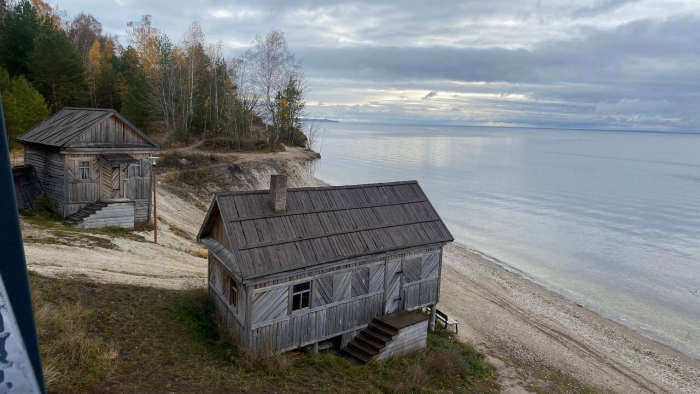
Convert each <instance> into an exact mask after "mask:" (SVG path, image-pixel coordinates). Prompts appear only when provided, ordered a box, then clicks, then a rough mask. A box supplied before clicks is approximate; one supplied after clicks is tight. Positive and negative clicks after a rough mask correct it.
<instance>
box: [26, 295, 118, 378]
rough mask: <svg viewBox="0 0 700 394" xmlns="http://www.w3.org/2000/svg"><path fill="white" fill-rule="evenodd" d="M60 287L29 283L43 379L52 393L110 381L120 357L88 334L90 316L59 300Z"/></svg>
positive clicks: (74, 302)
mask: <svg viewBox="0 0 700 394" xmlns="http://www.w3.org/2000/svg"><path fill="white" fill-rule="evenodd" d="M62 291H63V290H62V289H61V286H60V285H58V286H54V285H53V284H51V285H46V284H43V283H38V282H36V281H32V302H33V304H34V311H35V312H34V314H35V318H36V325H37V332H38V336H39V343H40V344H41V356H42V360H43V365H44V378H45V380H46V384H47V386H48V387H50V388H51V391H64V390H70V389H69V388H71V387H81V386H82V387H84V386H89V385H94V384H97V383H98V382H100V381H104V380H107V379H110V378H111V377H112V376H113V374H114V372H115V370H116V365H115V361H116V360H117V358H118V356H119V352H118V350H117V347H116V346H115V345H114V344H112V343H109V342H107V341H105V340H104V339H101V338H99V337H97V336H95V335H92V334H90V332H89V329H88V325H87V320H88V317H89V316H90V315H91V314H92V312H91V311H89V310H88V309H86V308H84V307H83V306H82V305H81V303H80V302H79V301H77V300H70V299H65V298H63V297H58V299H57V300H55V299H54V297H53V295H52V294H53V293H54V292H58V293H61V292H62Z"/></svg>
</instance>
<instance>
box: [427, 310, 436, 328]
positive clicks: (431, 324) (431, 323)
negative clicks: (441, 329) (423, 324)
mask: <svg viewBox="0 0 700 394" xmlns="http://www.w3.org/2000/svg"><path fill="white" fill-rule="evenodd" d="M436 313H437V303H436V304H433V305H431V306H430V320H429V324H428V325H429V327H430V331H435V315H436Z"/></svg>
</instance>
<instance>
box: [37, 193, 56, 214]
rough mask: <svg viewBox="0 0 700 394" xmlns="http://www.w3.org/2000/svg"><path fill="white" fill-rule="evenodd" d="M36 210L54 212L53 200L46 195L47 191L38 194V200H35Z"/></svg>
mask: <svg viewBox="0 0 700 394" xmlns="http://www.w3.org/2000/svg"><path fill="white" fill-rule="evenodd" d="M34 210H36V211H38V212H48V213H54V212H55V211H54V205H53V201H51V199H50V198H49V196H47V195H46V193H41V194H39V196H37V198H36V201H34Z"/></svg>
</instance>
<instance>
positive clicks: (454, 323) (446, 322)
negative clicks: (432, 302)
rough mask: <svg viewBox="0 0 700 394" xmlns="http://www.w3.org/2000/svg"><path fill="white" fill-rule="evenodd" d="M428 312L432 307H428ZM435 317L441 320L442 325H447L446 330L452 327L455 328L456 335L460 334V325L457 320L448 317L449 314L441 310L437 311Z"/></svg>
mask: <svg viewBox="0 0 700 394" xmlns="http://www.w3.org/2000/svg"><path fill="white" fill-rule="evenodd" d="M428 310H430V307H428ZM435 317H436V318H437V320H440V321H441V322H442V324H444V325H445V330H447V329H448V327H450V326H454V327H455V334H459V323H458V322H457V320H455V319H453V318H451V317H449V316H447V314H446V313H445V312H443V311H441V310H439V309H437V308H436V309H435Z"/></svg>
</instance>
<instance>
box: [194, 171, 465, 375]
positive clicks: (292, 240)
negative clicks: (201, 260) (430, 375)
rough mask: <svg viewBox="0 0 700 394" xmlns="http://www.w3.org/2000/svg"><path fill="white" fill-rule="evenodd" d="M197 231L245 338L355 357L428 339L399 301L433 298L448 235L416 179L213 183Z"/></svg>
mask: <svg viewBox="0 0 700 394" xmlns="http://www.w3.org/2000/svg"><path fill="white" fill-rule="evenodd" d="M197 238H198V239H199V240H200V241H201V242H202V243H203V244H204V245H206V246H207V248H208V250H209V294H210V296H211V297H212V298H213V299H214V302H215V305H216V311H217V314H218V315H219V316H220V317H221V319H222V321H223V322H224V324H225V326H226V327H227V328H228V329H229V330H230V331H231V333H232V334H233V335H234V337H235V338H237V340H238V341H239V342H240V344H241V346H243V347H245V348H247V349H248V350H249V351H251V352H252V353H254V354H260V353H266V352H283V351H287V350H291V349H294V348H298V347H301V346H307V345H312V344H316V345H318V343H319V342H324V345H325V344H327V343H329V342H333V341H335V342H336V345H337V346H340V347H342V348H343V349H345V351H346V352H347V353H349V354H351V355H353V356H355V357H356V358H357V359H359V360H360V361H362V362H367V361H369V360H370V359H374V358H376V359H385V358H389V357H393V356H395V355H400V354H406V353H409V352H412V351H415V350H418V349H420V348H422V347H425V342H426V337H427V330H428V321H427V318H426V317H424V316H422V315H420V314H415V313H410V312H406V311H410V310H414V309H418V308H422V307H427V306H435V304H436V303H437V302H438V301H439V299H440V272H441V266H442V250H443V246H444V245H445V244H446V243H448V242H451V241H453V238H452V235H451V234H450V232H449V230H448V229H447V227H446V226H445V224H444V223H443V222H442V220H441V219H440V217H439V216H438V213H437V212H436V211H435V209H434V208H433V206H432V205H431V204H430V202H429V201H428V199H427V197H426V195H425V193H424V192H423V190H422V189H421V187H420V186H419V185H418V183H417V182H415V181H412V182H396V183H384V184H369V185H356V186H340V187H319V188H300V189H289V190H287V187H286V177H284V176H281V175H273V176H272V180H271V187H270V190H269V191H267V190H262V191H244V192H230V193H219V194H217V195H216V196H215V197H214V200H213V202H212V205H211V207H210V208H209V211H208V213H207V215H206V218H205V220H204V223H203V225H202V228H201V230H200V232H199V234H198V236H197ZM431 309H432V311H435V308H431ZM431 320H432V322H433V324H434V314H433V315H431Z"/></svg>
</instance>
